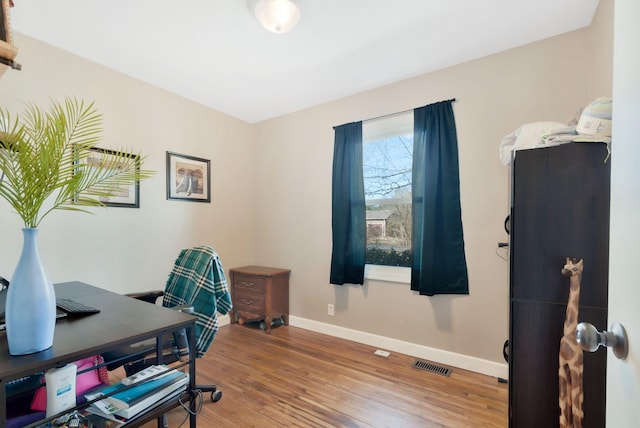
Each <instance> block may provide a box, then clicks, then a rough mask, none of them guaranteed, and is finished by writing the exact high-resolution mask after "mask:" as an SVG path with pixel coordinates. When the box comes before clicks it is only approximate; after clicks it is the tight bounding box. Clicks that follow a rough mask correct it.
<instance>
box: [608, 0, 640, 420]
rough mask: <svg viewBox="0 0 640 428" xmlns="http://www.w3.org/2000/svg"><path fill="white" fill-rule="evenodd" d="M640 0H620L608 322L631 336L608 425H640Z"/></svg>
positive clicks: (617, 369) (614, 364) (612, 372)
mask: <svg viewBox="0 0 640 428" xmlns="http://www.w3.org/2000/svg"><path fill="white" fill-rule="evenodd" d="M638 22H640V2H639V1H638V0H616V2H615V12H614V48H613V138H612V140H613V143H612V150H613V155H612V159H611V161H612V164H611V229H610V230H611V238H610V239H611V241H610V243H611V245H610V253H609V256H610V258H609V323H614V322H619V323H621V324H622V325H624V327H625V328H626V330H627V334H628V336H629V356H628V357H627V359H626V360H624V361H621V360H618V359H616V358H615V357H614V356H613V353H611V352H609V355H608V357H607V427H611V428H631V427H637V426H638V419H639V414H638V409H639V408H640V272H639V270H640V269H639V267H640V120H639V115H640V79H638V76H640V56H638V52H640V26H638ZM598 327H599V328H602V327H603V326H598Z"/></svg>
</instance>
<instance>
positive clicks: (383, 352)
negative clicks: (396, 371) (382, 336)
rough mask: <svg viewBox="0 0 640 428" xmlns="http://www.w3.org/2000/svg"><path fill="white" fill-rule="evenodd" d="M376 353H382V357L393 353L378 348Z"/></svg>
mask: <svg viewBox="0 0 640 428" xmlns="http://www.w3.org/2000/svg"><path fill="white" fill-rule="evenodd" d="M374 354H376V355H380V356H381V357H385V358H386V357H388V356H389V355H391V354H390V353H389V352H387V351H383V350H382V349H378V350H377V351H376V352H374Z"/></svg>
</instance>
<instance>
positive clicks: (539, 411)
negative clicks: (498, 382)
mask: <svg viewBox="0 0 640 428" xmlns="http://www.w3.org/2000/svg"><path fill="white" fill-rule="evenodd" d="M511 311H512V319H511V329H512V340H511V341H510V346H509V357H510V360H511V362H510V365H509V413H510V426H511V427H512V428H540V427H554V426H555V427H557V426H558V421H559V418H560V407H559V403H558V398H559V393H558V390H559V382H558V366H559V362H558V354H559V352H560V338H561V337H562V334H563V326H564V318H565V312H566V305H560V304H553V303H544V302H532V301H526V302H521V301H514V302H512V304H511ZM580 319H581V320H588V321H589V322H590V323H592V324H594V325H606V321H607V311H606V310H605V309H598V308H590V307H580ZM606 365H607V351H606V349H604V348H600V349H598V351H597V352H594V353H589V352H586V353H584V374H583V385H584V403H583V406H582V408H583V410H584V421H583V422H584V424H583V427H584V428H600V427H603V426H605V389H606Z"/></svg>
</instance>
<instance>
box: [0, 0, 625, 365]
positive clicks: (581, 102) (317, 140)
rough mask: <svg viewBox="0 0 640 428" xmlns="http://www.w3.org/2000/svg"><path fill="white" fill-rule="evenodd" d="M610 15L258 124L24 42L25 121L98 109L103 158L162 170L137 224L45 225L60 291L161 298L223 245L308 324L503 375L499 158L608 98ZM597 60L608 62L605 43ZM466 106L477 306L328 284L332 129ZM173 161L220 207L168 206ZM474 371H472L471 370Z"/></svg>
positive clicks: (462, 133) (466, 218)
mask: <svg viewBox="0 0 640 428" xmlns="http://www.w3.org/2000/svg"><path fill="white" fill-rule="evenodd" d="M611 1H612V0H611ZM603 3H605V4H606V5H609V4H610V2H609V1H604V2H603ZM601 9H604V12H603V11H600V12H599V14H598V16H597V18H596V19H597V20H596V21H595V22H596V23H597V25H595V24H594V26H593V27H592V28H591V29H584V30H579V31H576V32H571V33H568V34H565V35H562V36H559V37H555V38H553V39H549V40H544V41H541V42H538V43H534V44H531V45H528V46H524V47H521V48H518V49H513V50H510V51H507V52H504V53H501V54H498V55H493V56H490V57H486V58H482V59H479V60H476V61H472V62H469V63H466V64H462V65H459V66H456V67H452V68H449V69H446V70H442V71H438V72H435V73H430V74H427V75H423V76H419V77H416V78H413V79H409V80H406V81H403V82H399V83H396V84H393V85H389V86H385V87H382V88H378V89H375V90H372V91H368V92H365V93H362V94H358V95H355V96H351V97H347V98H344V99H340V100H337V101H335V102H331V103H327V104H324V105H321V106H317V107H314V108H311V109H307V110H304V111H300V112H297V113H294V114H290V115H287V116H284V117H280V118H276V119H273V120H269V121H265V122H262V123H259V124H256V125H248V124H246V123H244V122H241V121H239V120H236V119H233V118H230V117H228V116H225V115H223V114H221V113H218V112H215V111H212V110H210V109H207V108H204V107H202V106H200V105H197V104H194V103H192V102H190V101H186V100H184V99H181V98H179V97H177V96H174V95H172V94H170V93H167V92H165V91H162V90H159V89H156V88H153V87H151V86H149V85H147V84H144V83H142V82H139V81H136V80H134V79H131V78H128V77H125V76H123V75H121V74H119V73H115V72H113V71H111V70H109V69H106V68H104V67H101V66H98V65H96V64H93V63H90V62H88V61H85V60H82V59H79V58H77V57H75V56H73V55H70V54H68V53H65V52H63V51H61V50H59V49H56V48H53V47H50V46H48V45H46V44H43V43H41V42H38V41H36V40H33V39H30V38H28V37H25V36H23V35H20V34H16V44H17V45H18V46H19V47H20V50H21V52H20V54H19V58H18V59H19V62H21V63H22V64H23V71H20V72H16V71H13V70H10V71H8V72H7V73H6V74H5V76H4V77H3V78H2V79H0V104H1V105H2V106H4V107H9V108H11V109H17V108H19V100H24V101H38V102H46V99H47V97H48V96H53V97H56V98H59V97H62V96H65V95H75V96H77V97H81V98H85V99H94V100H96V102H97V105H98V107H99V108H100V110H101V111H102V112H103V113H104V116H105V126H106V129H107V131H106V134H105V144H104V145H105V146H111V145H113V146H121V145H122V146H126V147H132V148H134V149H136V150H141V151H142V152H145V153H148V154H149V160H148V163H147V165H146V166H147V167H148V168H151V169H155V170H157V171H158V174H157V176H156V177H155V178H154V179H152V180H149V181H147V182H143V184H142V188H141V192H142V200H141V208H140V209H138V210H135V209H133V210H132V209H116V208H110V209H103V210H98V211H97V212H98V214H97V215H96V216H88V215H82V214H74V213H67V212H62V213H56V214H54V215H52V216H51V218H48V219H47V220H46V221H45V223H44V224H43V225H42V227H41V236H40V248H41V253H42V256H43V258H44V259H45V262H46V264H47V266H48V268H49V271H50V273H51V276H52V279H53V280H54V281H55V282H60V281H67V280H82V281H86V282H89V283H93V284H95V285H98V286H101V287H104V288H107V289H111V290H114V291H118V292H125V291H129V290H131V289H150V288H157V287H159V286H160V287H161V286H162V285H164V280H165V279H166V275H167V273H168V269H169V267H170V266H171V264H172V262H173V259H174V258H175V256H176V254H177V251H178V250H179V249H180V248H183V247H186V246H189V245H197V244H201V243H210V244H212V245H214V246H215V247H216V248H217V249H218V251H219V253H220V255H221V257H222V259H223V262H224V264H225V267H226V268H227V270H228V269H229V268H231V267H235V266H240V265H244V264H250V263H256V264H263V265H270V266H278V267H285V268H290V269H291V270H292V276H291V290H290V298H291V314H292V315H293V318H294V320H295V319H298V320H307V321H310V322H311V323H312V324H313V323H315V325H316V326H317V325H325V326H329V327H335V328H340V329H342V331H345V330H349V331H354V332H360V333H362V334H365V335H371V336H372V337H378V338H380V337H383V338H388V339H389V340H390V341H392V342H393V344H396V345H398V344H400V345H402V344H415V345H416V346H418V347H424V348H425V349H433V350H437V351H438V352H439V353H438V354H437V355H435V358H436V360H437V358H438V357H442V358H440V362H443V363H447V362H448V363H455V362H456V361H459V359H457V358H456V356H460V355H462V356H465V358H467V359H468V360H469V361H471V360H479V361H488V362H491V363H493V364H495V365H501V364H502V363H503V359H502V344H503V342H504V341H505V340H506V338H507V336H508V278H507V267H508V264H507V262H506V261H505V260H503V259H501V258H500V257H498V255H496V247H497V243H498V242H502V241H506V240H507V239H508V238H507V235H506V234H505V232H504V231H503V227H502V224H503V220H504V218H505V216H506V215H507V213H508V210H509V207H508V168H507V167H504V166H502V165H501V164H500V162H499V158H498V145H499V143H500V140H501V139H502V137H504V136H505V135H506V134H508V133H510V132H511V131H513V130H515V129H516V128H518V127H519V126H520V125H522V124H524V123H528V122H534V121H539V120H554V121H560V122H568V121H570V120H571V119H572V118H574V117H575V114H576V111H577V110H578V109H579V108H581V107H583V106H585V105H586V104H587V103H588V102H589V100H590V99H591V98H593V94H594V93H596V94H597V95H605V94H604V93H603V92H606V90H607V89H608V90H609V93H610V77H609V76H610V75H611V73H610V68H609V67H610V64H609V65H608V66H607V64H600V65H598V66H596V65H594V61H593V58H592V57H591V55H590V52H589V50H588V46H589V42H590V41H591V40H593V39H594V37H597V36H599V34H602V35H604V36H605V37H609V32H611V24H610V22H611V20H612V17H611V16H610V15H609V13H612V12H611V9H612V7H611V8H609V7H604V8H601ZM598 40H601V39H598ZM599 46H600V47H599V49H600V51H601V52H602V53H603V54H607V53H608V49H610V47H607V43H606V42H603V43H601V44H599ZM596 70H597V71H596ZM322 84H323V82H318V85H322ZM452 97H455V98H456V99H457V102H456V103H455V104H454V112H455V116H456V121H457V130H458V139H459V151H460V167H461V177H460V178H461V198H462V213H463V226H464V233H465V243H466V253H467V263H468V267H469V279H470V293H471V294H470V295H469V296H436V297H426V296H418V295H416V294H414V293H412V292H411V291H410V290H409V286H408V285H407V284H399V283H389V282H381V281H366V283H365V285H364V286H350V285H346V286H333V285H330V284H329V264H330V258H331V164H332V153H333V129H332V127H333V126H335V125H340V124H343V123H346V122H350V121H356V120H362V119H368V118H372V117H376V116H380V115H385V114H389V113H394V112H398V111H402V110H407V109H411V108H414V107H418V106H422V105H425V104H429V103H432V102H435V101H438V100H442V99H448V98H452ZM167 150H169V151H175V152H179V153H186V154H190V155H194V156H199V157H204V158H208V159H211V162H212V170H213V181H212V188H213V190H212V193H213V202H212V203H211V204H197V203H187V202H175V201H167V200H166V197H165V152H166V151H167ZM8 212H9V208H8V207H7V206H6V204H4V203H0V216H1V219H2V221H1V222H0V236H2V238H3V239H2V245H0V275H5V276H11V273H12V271H13V268H14V266H15V263H16V260H17V257H18V254H17V253H18V251H19V248H20V247H21V236H20V232H19V229H20V227H21V224H20V222H19V220H18V218H17V216H15V215H12V214H8ZM328 303H332V304H335V309H336V314H335V316H334V317H329V316H327V304H328ZM325 330H326V329H325ZM329 330H330V329H329ZM390 343H391V342H390ZM409 352H411V349H409ZM448 356H451V358H448ZM469 361H466V362H464V364H461V365H462V366H463V367H467V368H469V367H471V368H473V367H474V365H473V363H472V362H471V363H469ZM480 371H482V369H481V370H480ZM502 373H504V372H502Z"/></svg>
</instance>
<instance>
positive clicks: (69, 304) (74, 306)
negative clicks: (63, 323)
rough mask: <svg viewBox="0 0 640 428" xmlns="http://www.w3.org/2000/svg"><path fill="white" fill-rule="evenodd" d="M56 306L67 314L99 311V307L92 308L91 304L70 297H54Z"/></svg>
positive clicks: (85, 313) (86, 313)
mask: <svg viewBox="0 0 640 428" xmlns="http://www.w3.org/2000/svg"><path fill="white" fill-rule="evenodd" d="M56 306H57V307H59V308H60V309H62V310H63V311H65V312H66V313H68V314H69V315H89V314H97V313H98V312H100V309H96V308H92V307H91V306H87V305H85V304H84V303H80V302H76V301H75V300H71V299H56Z"/></svg>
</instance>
